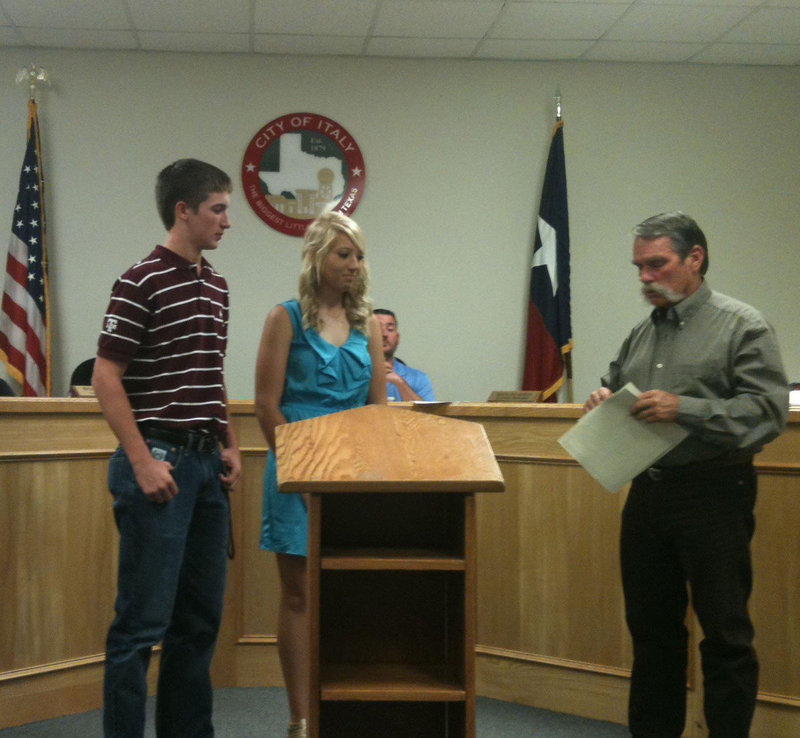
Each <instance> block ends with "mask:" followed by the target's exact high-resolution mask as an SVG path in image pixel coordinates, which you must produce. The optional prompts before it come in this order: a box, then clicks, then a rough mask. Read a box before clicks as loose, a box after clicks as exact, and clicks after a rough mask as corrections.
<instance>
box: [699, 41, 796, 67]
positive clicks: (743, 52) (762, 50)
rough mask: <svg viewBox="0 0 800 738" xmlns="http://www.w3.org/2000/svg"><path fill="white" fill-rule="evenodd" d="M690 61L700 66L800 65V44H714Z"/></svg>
mask: <svg viewBox="0 0 800 738" xmlns="http://www.w3.org/2000/svg"><path fill="white" fill-rule="evenodd" d="M692 61H693V62H698V63H701V64H770V65H775V64H777V65H783V64H800V44H795V45H783V46H779V45H777V44H774V45H773V44H727V43H725V44H714V45H713V46H710V47H708V48H707V49H706V50H704V51H702V52H701V53H699V54H698V55H697V56H695V57H694V58H693V59H692Z"/></svg>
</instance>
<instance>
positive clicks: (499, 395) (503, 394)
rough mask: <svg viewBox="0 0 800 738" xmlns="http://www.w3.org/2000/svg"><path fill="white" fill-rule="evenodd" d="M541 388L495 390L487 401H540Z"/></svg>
mask: <svg viewBox="0 0 800 738" xmlns="http://www.w3.org/2000/svg"><path fill="white" fill-rule="evenodd" d="M541 396H542V393H541V392H540V391H539V390H495V391H494V392H492V394H490V395H489V399H488V400H487V402H539V398H540V397H541Z"/></svg>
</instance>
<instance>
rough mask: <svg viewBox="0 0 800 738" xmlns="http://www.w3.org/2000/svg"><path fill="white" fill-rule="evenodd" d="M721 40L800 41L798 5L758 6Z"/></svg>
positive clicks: (776, 42) (772, 42)
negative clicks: (757, 8) (789, 6)
mask: <svg viewBox="0 0 800 738" xmlns="http://www.w3.org/2000/svg"><path fill="white" fill-rule="evenodd" d="M723 40H724V41H733V42H736V41H741V42H743V43H762V44H780V43H786V44H793V43H794V44H796V43H800V7H798V8H760V9H759V10H756V11H755V12H754V13H753V14H752V15H750V16H748V17H747V18H745V19H744V20H743V21H742V22H741V23H740V24H739V25H738V26H736V28H734V29H732V30H731V31H730V32H729V33H728V34H726V36H725V37H724V39H723Z"/></svg>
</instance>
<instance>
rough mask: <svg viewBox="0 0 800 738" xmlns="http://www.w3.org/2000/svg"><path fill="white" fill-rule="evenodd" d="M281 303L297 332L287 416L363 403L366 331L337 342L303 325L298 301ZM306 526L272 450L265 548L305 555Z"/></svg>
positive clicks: (284, 406)
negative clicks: (281, 482) (283, 487)
mask: <svg viewBox="0 0 800 738" xmlns="http://www.w3.org/2000/svg"><path fill="white" fill-rule="evenodd" d="M281 304H282V305H283V306H284V307H285V308H286V310H287V311H288V313H289V317H290V318H291V320H292V330H293V333H294V335H293V337H292V343H291V347H290V349H289V359H288V362H287V364H286V382H285V384H284V388H283V395H282V396H281V405H280V407H281V412H282V413H283V415H284V417H285V418H286V420H287V421H288V422H290V423H291V422H294V421H296V420H305V419H307V418H315V417H317V416H318V415H327V414H329V413H335V412H337V411H339V410H349V409H350V408H353V407H361V406H362V405H365V404H366V402H367V396H368V393H369V382H370V378H371V376H372V361H371V360H370V356H369V350H368V348H367V337H366V335H364V334H363V333H362V332H361V331H359V330H357V329H355V328H351V329H350V336H349V337H348V339H347V341H346V342H345V343H344V344H343V345H342V346H334V345H333V344H331V343H328V342H327V341H326V340H325V339H324V338H322V336H320V335H319V333H317V331H316V329H315V328H308V329H307V330H303V318H302V314H301V312H300V304H299V303H298V301H297V300H287V301H286V302H283V303H281ZM307 530H308V517H307V514H306V506H305V503H304V502H303V498H302V496H301V495H300V494H292V493H288V494H287V493H280V492H278V479H277V467H276V464H275V454H274V453H273V452H272V450H270V451H269V452H268V453H267V466H266V469H265V470H264V505H263V518H262V524H261V541H260V545H261V548H263V549H266V550H267V551H275V552H277V553H287V554H295V555H298V556H306V552H307V542H306V538H307Z"/></svg>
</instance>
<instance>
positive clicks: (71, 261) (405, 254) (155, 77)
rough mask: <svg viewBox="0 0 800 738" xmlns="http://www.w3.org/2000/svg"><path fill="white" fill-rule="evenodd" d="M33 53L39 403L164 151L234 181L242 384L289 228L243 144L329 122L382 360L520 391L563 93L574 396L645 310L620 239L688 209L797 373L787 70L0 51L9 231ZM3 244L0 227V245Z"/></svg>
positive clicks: (794, 169)
mask: <svg viewBox="0 0 800 738" xmlns="http://www.w3.org/2000/svg"><path fill="white" fill-rule="evenodd" d="M31 62H35V63H36V64H38V65H40V66H43V67H45V68H46V69H47V70H48V71H49V72H50V74H51V77H52V78H53V80H54V85H53V86H52V87H51V88H49V89H44V90H42V91H41V92H40V94H39V103H40V105H39V120H40V124H41V129H42V143H43V149H44V156H45V174H46V177H47V188H48V190H47V215H48V250H49V256H50V279H51V305H52V312H53V354H54V370H55V371H54V394H65V393H66V390H67V383H68V379H69V374H70V372H71V370H72V368H73V367H74V366H75V365H76V364H78V363H79V362H80V361H81V360H82V359H84V358H87V357H90V356H92V355H93V354H94V350H95V342H96V338H97V333H98V331H99V328H100V322H101V317H102V315H103V312H104V309H105V306H106V302H107V299H108V293H109V290H110V287H111V284H112V282H113V280H114V279H115V278H116V276H118V274H119V273H120V272H121V271H122V270H123V269H124V268H126V267H127V266H128V265H129V264H131V263H132V262H134V261H135V260H137V259H139V258H140V257H141V256H143V255H145V254H146V253H147V252H148V251H149V250H150V249H151V248H152V246H153V245H154V244H155V243H156V242H159V241H160V240H161V239H162V235H163V233H162V228H161V226H160V224H159V222H158V218H157V215H156V213H155V207H154V204H153V194H152V192H153V183H154V179H155V175H156V173H157V171H158V170H159V169H160V168H161V167H162V166H164V165H165V164H167V163H169V162H170V161H172V160H174V159H177V158H179V157H183V156H196V157H198V158H204V159H207V160H209V161H211V162H213V163H215V164H217V165H218V166H221V167H222V168H223V169H226V170H227V171H228V172H229V173H230V174H231V176H232V177H233V178H234V179H235V182H236V184H237V189H236V191H235V192H234V196H233V210H232V218H233V228H232V229H231V230H230V231H229V232H228V233H227V234H226V236H225V238H224V239H223V241H222V244H221V246H220V249H219V250H218V251H217V252H216V253H214V254H212V255H211V257H210V258H211V261H212V262H213V263H214V265H215V266H216V267H217V268H218V269H219V270H220V271H221V272H222V273H223V274H224V275H225V276H226V277H227V279H228V282H229V285H230V288H231V292H232V321H231V340H230V350H229V357H228V361H227V374H228V388H229V393H230V396H231V397H232V398H234V399H249V398H252V394H253V391H252V385H253V381H252V375H253V365H254V361H255V351H256V345H257V342H258V339H259V335H260V331H261V326H262V323H263V319H264V316H265V315H266V312H267V310H268V309H269V307H270V306H271V305H273V304H274V303H276V302H278V301H280V300H283V299H286V298H288V297H291V296H293V295H294V292H295V285H296V278H297V273H298V267H299V246H300V240H299V239H297V238H294V237H290V236H285V235H283V234H280V233H278V232H276V231H274V230H272V229H271V228H269V227H267V226H266V225H265V224H264V223H263V222H262V221H261V220H260V219H259V218H258V217H257V216H256V215H255V214H254V213H253V212H252V210H251V209H250V206H249V205H248V203H247V201H246V200H245V198H244V195H243V193H242V190H241V185H240V179H239V173H240V168H241V161H242V156H243V154H244V151H245V148H246V146H247V144H248V143H249V141H250V139H251V138H252V136H253V135H254V134H255V133H256V131H258V129H259V128H261V127H262V126H263V125H264V124H265V123H267V122H268V121H270V120H272V119H273V118H276V117H278V116H281V115H284V114H286V113H291V112H297V111H310V112H315V113H318V114H321V115H325V116H327V117H330V118H333V119H334V120H336V121H337V122H339V123H340V124H341V125H343V126H344V127H345V128H347V129H348V130H349V131H350V132H351V133H352V134H353V136H354V137H355V139H356V141H357V142H358V144H359V146H360V147H361V150H362V152H363V153H364V156H365V159H366V166H367V185H366V194H365V195H364V197H363V199H362V201H361V203H360V205H359V207H358V209H357V211H356V213H355V217H356V219H357V220H358V221H359V222H360V223H361V225H362V226H363V227H364V229H365V231H366V235H367V242H368V258H369V260H370V264H371V267H372V274H373V297H374V302H375V304H376V305H377V306H383V307H391V308H393V309H395V310H396V311H397V312H398V315H399V318H400V326H401V334H402V341H401V351H400V352H399V353H400V355H401V356H402V357H403V358H404V359H405V360H406V361H407V362H409V363H410V364H413V365H416V366H419V367H421V368H424V369H426V370H427V371H428V372H429V374H430V375H431V377H432V379H433V382H434V386H435V388H436V390H437V393H438V395H439V397H440V398H441V399H447V400H474V401H479V400H483V399H485V398H486V397H487V395H488V394H489V392H490V391H491V390H493V389H515V388H518V385H519V381H520V376H521V361H522V358H521V357H522V353H523V345H522V341H523V332H524V316H525V310H526V300H527V284H528V276H529V273H528V269H529V263H530V256H531V237H532V229H533V224H534V221H535V214H536V211H537V210H538V201H539V194H540V189H541V180H542V175H543V171H544V161H545V158H546V155H547V148H548V145H549V139H550V132H551V128H552V123H553V116H554V105H553V96H554V94H555V92H556V90H557V89H560V91H561V94H562V96H563V105H564V119H565V142H566V157H567V175H568V188H569V205H570V226H571V236H572V270H573V272H572V294H573V300H572V311H573V312H572V315H573V333H574V338H575V345H576V348H575V351H574V355H573V356H574V370H575V399H576V401H578V400H580V401H582V400H583V398H584V397H585V396H586V394H588V392H590V391H591V390H592V389H593V388H594V387H595V386H596V385H597V383H598V378H599V376H600V374H601V373H602V372H603V371H604V370H605V367H606V366H607V363H608V360H609V359H610V358H611V356H612V354H613V353H614V352H615V351H616V348H617V346H618V345H619V343H620V341H621V339H622V338H623V336H624V335H625V334H626V333H627V331H628V330H629V329H630V327H631V326H632V325H633V323H634V322H635V321H636V320H638V319H639V318H640V317H641V316H642V315H644V314H645V313H646V310H647V308H646V306H645V305H644V303H643V302H642V300H641V299H640V298H639V296H638V292H637V290H638V287H637V282H636V275H635V272H634V269H633V267H632V266H631V265H630V258H631V254H630V245H631V239H630V235H629V234H630V230H631V228H632V227H633V226H634V225H635V224H636V223H637V222H639V221H640V220H642V219H643V218H645V217H647V216H649V215H652V214H654V213H656V212H660V211H662V210H668V209H683V210H685V211H687V212H689V213H690V214H692V215H693V216H694V217H696V218H697V220H698V222H699V223H700V225H701V226H702V227H703V228H704V230H705V231H706V235H707V236H708V239H709V249H710V256H711V270H710V272H709V281H710V283H711V284H712V286H713V287H714V288H716V289H718V290H720V291H723V292H727V293H729V294H731V295H733V296H736V297H739V298H741V299H743V300H745V301H747V302H750V303H752V304H754V305H755V306H757V307H759V308H760V309H761V310H762V311H763V312H764V313H765V314H766V315H767V317H768V318H769V319H770V320H771V321H772V322H773V324H774V325H775V326H776V329H777V331H778V335H779V338H780V340H781V344H782V348H783V353H784V359H785V362H786V365H787V371H788V373H789V375H790V379H795V380H797V379H800V346H798V341H797V328H796V327H795V328H792V327H791V326H792V325H793V324H796V317H795V313H796V303H797V299H796V297H795V295H796V292H797V288H796V284H795V283H796V279H795V278H794V277H795V275H796V273H797V256H796V252H795V250H794V246H792V243H793V240H794V238H795V237H796V235H797V233H798V232H800V215H798V184H797V182H798V172H800V126H798V124H797V121H798V119H800V98H799V97H798V89H799V83H800V69H798V68H796V67H794V68H792V67H783V68H768V67H762V68H757V67H716V66H688V65H658V64H657V65H639V64H630V65H627V64H594V63H528V62H491V61H474V62H473V61H440V60H420V61H414V60H389V59H360V58H359V59H355V58H336V59H333V58H316V57H315V58H311V57H265V56H255V55H253V56H250V55H247V56H238V55H213V54H208V55H190V54H162V53H132V52H83V51H64V50H39V51H37V52H36V53H35V54H33V55H31V52H30V50H16V49H4V50H3V56H2V58H1V59H0V80H4V82H3V84H4V85H5V86H6V89H5V91H4V92H3V95H2V99H3V103H2V108H0V130H1V131H2V138H0V172H2V176H0V234H3V233H5V234H8V233H10V223H11V211H12V207H13V204H14V198H15V190H16V184H17V178H18V175H19V167H20V164H21V161H22V153H23V145H24V137H25V115H26V95H27V91H26V90H25V89H23V88H14V87H13V80H14V76H15V74H16V71H17V69H19V68H20V67H22V66H25V65H27V64H30V63H31ZM5 238H6V237H5V236H2V235H0V245H2V244H4V242H5Z"/></svg>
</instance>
